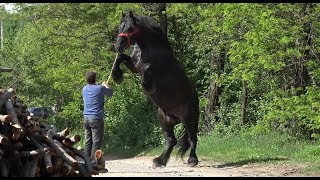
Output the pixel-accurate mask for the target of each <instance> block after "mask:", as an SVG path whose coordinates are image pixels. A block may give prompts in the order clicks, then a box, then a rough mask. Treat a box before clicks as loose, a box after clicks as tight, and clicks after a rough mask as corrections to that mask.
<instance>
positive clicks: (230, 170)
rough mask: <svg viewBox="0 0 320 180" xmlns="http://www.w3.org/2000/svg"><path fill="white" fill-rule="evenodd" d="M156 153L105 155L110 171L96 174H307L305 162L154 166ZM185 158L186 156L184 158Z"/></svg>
mask: <svg viewBox="0 0 320 180" xmlns="http://www.w3.org/2000/svg"><path fill="white" fill-rule="evenodd" d="M152 159H153V157H149V156H142V157H134V158H129V159H117V158H112V157H111V158H110V157H106V168H107V169H108V171H109V172H107V173H100V174H99V175H94V176H93V177H167V176H171V177H183V176H186V177H230V176H233V177H248V176H252V177H258V176H265V177H278V176H305V175H302V174H301V170H302V169H303V168H304V167H305V166H302V165H283V164H282V165H278V164H273V165H265V164H263V165H261V164H247V165H242V166H230V165H229V166H228V165H223V164H219V163H215V162H210V161H201V159H199V161H200V162H199V164H198V165H197V166H196V167H189V166H188V165H187V163H186V162H182V160H181V159H175V158H174V157H173V158H171V159H170V161H169V162H168V164H167V166H166V167H160V168H159V167H158V168H154V167H152ZM184 161H186V160H184Z"/></svg>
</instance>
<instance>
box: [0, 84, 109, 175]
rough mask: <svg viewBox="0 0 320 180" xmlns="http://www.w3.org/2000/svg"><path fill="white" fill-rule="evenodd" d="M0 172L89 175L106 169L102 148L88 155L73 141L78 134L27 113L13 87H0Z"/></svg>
mask: <svg viewBox="0 0 320 180" xmlns="http://www.w3.org/2000/svg"><path fill="white" fill-rule="evenodd" d="M0 121H1V122H0V176H2V177H23V176H24V177H40V176H81V177H91V176H92V175H95V174H98V173H99V170H102V169H105V167H104V161H102V159H103V155H102V152H101V150H99V151H97V152H96V158H97V159H96V161H97V162H98V163H100V165H99V164H98V165H96V166H93V165H92V162H91V158H90V157H89V156H88V155H87V154H86V153H85V152H84V150H83V149H81V148H75V147H74V145H75V144H76V143H77V142H79V141H80V139H81V138H80V136H79V135H73V136H71V135H70V129H69V128H65V129H64V130H62V131H59V130H58V129H57V127H56V126H55V125H51V124H49V123H48V122H46V121H45V120H44V119H42V118H39V117H35V116H30V114H29V112H28V111H27V105H26V104H25V103H24V102H23V101H22V100H21V99H19V98H18V97H17V96H16V95H15V90H14V89H13V88H9V89H7V90H5V89H0Z"/></svg>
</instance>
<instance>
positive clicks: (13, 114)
mask: <svg viewBox="0 0 320 180" xmlns="http://www.w3.org/2000/svg"><path fill="white" fill-rule="evenodd" d="M5 107H6V110H7V114H8V115H10V116H11V117H12V121H11V123H12V126H14V127H16V128H17V129H19V131H20V133H19V136H18V137H14V138H13V139H14V140H15V139H16V138H19V137H20V135H22V134H23V133H24V128H23V127H22V126H21V124H20V121H19V119H18V118H17V114H16V112H15V111H14V109H13V104H12V102H11V100H10V99H8V100H7V101H6V102H5Z"/></svg>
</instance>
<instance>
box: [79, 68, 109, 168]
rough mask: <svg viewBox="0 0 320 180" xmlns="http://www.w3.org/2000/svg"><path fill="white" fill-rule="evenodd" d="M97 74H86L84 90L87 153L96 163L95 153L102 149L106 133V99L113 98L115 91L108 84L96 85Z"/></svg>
mask: <svg viewBox="0 0 320 180" xmlns="http://www.w3.org/2000/svg"><path fill="white" fill-rule="evenodd" d="M96 75H97V74H96V73H95V72H93V71H89V72H87V73H86V76H85V78H86V80H87V83H88V84H87V85H85V86H84V87H83V89H82V96H83V103H84V110H83V115H84V128H85V152H86V153H87V154H88V155H89V156H90V157H91V160H92V163H95V161H94V160H95V152H96V151H97V150H98V149H101V148H102V140H103V133H104V99H105V96H107V97H111V96H112V95H113V90H112V89H111V88H109V86H108V84H107V82H103V83H102V84H101V85H100V84H96Z"/></svg>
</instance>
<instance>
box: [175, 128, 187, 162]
mask: <svg viewBox="0 0 320 180" xmlns="http://www.w3.org/2000/svg"><path fill="white" fill-rule="evenodd" d="M178 145H179V146H180V148H179V150H178V155H180V157H181V159H183V156H184V154H185V153H186V152H187V151H188V149H189V148H190V142H189V135H188V133H187V131H186V130H185V129H184V130H183V134H182V136H181V138H180V139H179V142H178Z"/></svg>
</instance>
